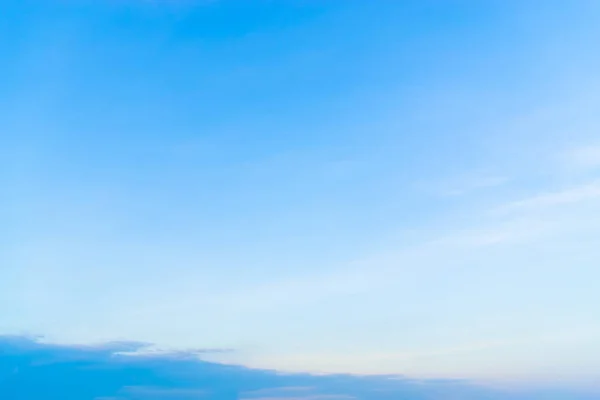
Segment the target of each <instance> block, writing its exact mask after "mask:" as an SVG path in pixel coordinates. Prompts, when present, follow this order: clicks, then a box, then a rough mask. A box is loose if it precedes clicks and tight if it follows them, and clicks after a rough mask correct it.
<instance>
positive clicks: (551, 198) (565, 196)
mask: <svg viewBox="0 0 600 400" xmlns="http://www.w3.org/2000/svg"><path fill="white" fill-rule="evenodd" d="M598 198H600V181H593V182H588V183H585V184H582V185H579V186H574V187H570V188H566V189H562V190H557V191H552V192H546V193H542V194H538V195H535V196H531V197H527V198H524V199H521V200H516V201H513V202H510V203H508V204H505V205H503V206H501V207H499V208H498V209H497V211H520V210H536V209H540V208H548V207H554V206H561V205H569V204H576V203H581V202H584V201H587V200H595V199H598Z"/></svg>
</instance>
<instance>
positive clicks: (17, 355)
mask: <svg viewBox="0 0 600 400" xmlns="http://www.w3.org/2000/svg"><path fill="white" fill-rule="evenodd" d="M143 347H144V345H143V344H135V343H114V344H107V345H101V346H97V347H91V346H86V347H81V346H57V345H49V344H42V343H39V342H36V341H34V340H31V339H29V338H23V337H14V336H12V337H6V336H5V337H1V338H0V398H2V399H11V400H42V399H62V400H88V399H94V400H150V399H157V400H158V399H161V400H179V399H223V400H225V399H248V400H250V399H252V400H259V399H269V400H275V399H280V400H341V399H373V400H384V399H385V400H387V399H409V400H437V399H440V400H441V399H457V400H462V399H465V400H469V399H473V400H475V399H477V400H480V399H488V400H496V399H497V400H500V399H515V400H516V399H519V400H525V399H526V400H534V399H540V400H541V399H570V400H592V399H597V398H599V397H597V396H594V395H593V394H588V395H585V394H578V393H559V392H546V393H543V392H541V391H539V392H535V393H533V392H529V393H515V392H508V391H507V392H501V391H498V390H492V389H487V388H484V387H480V386H477V385H473V384H468V383H464V382H460V381H443V380H429V381H428V380H410V379H405V378H400V377H390V376H370V377H365V376H351V375H319V376H317V375H309V374H283V373H278V372H276V371H263V370H256V369H249V368H244V367H241V366H229V365H223V364H217V363H211V362H206V361H201V360H199V359H194V358H191V357H189V356H185V355H183V354H180V353H179V354H177V355H169V354H161V355H145V356H136V357H132V356H127V355H121V354H120V353H121V352H123V351H132V350H135V349H136V348H140V349H141V348H143Z"/></svg>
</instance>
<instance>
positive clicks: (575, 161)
mask: <svg viewBox="0 0 600 400" xmlns="http://www.w3.org/2000/svg"><path fill="white" fill-rule="evenodd" d="M565 158H566V163H567V165H568V166H570V167H575V168H580V169H596V168H599V167H600V144H597V145H587V146H580V147H577V148H575V149H572V150H570V151H569V152H567V154H566V157H565Z"/></svg>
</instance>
